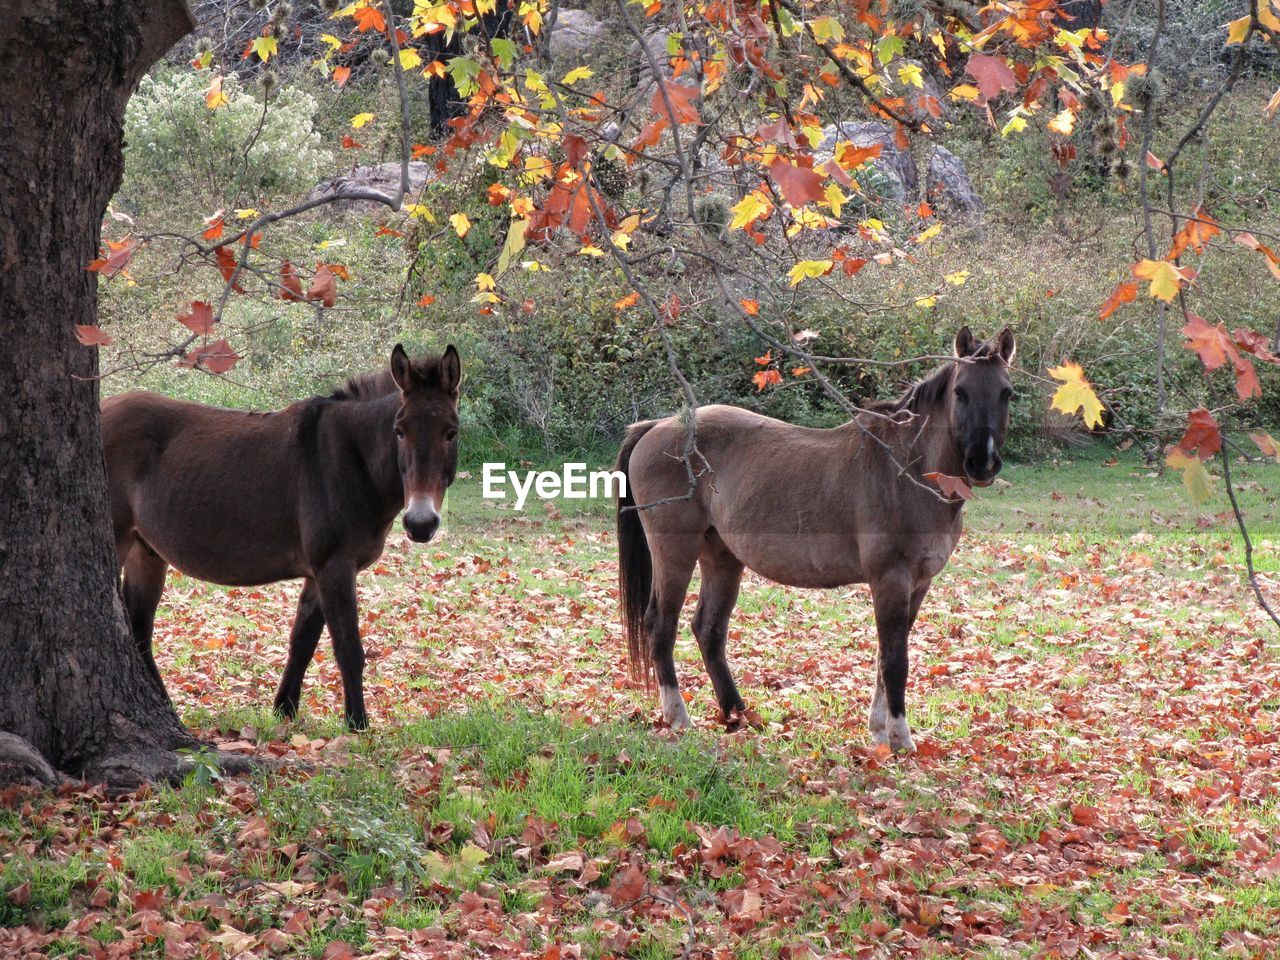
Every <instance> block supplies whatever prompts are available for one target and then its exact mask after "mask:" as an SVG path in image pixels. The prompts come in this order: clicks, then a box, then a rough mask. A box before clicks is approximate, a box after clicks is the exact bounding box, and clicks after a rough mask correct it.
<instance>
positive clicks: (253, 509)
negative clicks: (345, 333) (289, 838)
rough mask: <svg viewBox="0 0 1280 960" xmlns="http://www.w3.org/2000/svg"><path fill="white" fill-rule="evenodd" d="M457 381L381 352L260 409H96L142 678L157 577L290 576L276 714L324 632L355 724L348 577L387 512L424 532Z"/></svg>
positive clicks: (357, 655)
mask: <svg viewBox="0 0 1280 960" xmlns="http://www.w3.org/2000/svg"><path fill="white" fill-rule="evenodd" d="M461 379H462V367H461V362H460V360H459V358H458V351H457V350H455V349H454V348H453V346H452V345H450V346H449V348H448V349H447V350H445V352H444V355H443V356H441V357H438V358H437V357H430V358H420V359H417V360H410V359H409V357H408V356H407V355H406V354H405V352H404V348H403V347H401V346H400V345H399V344H397V345H396V348H395V350H393V351H392V352H391V365H390V368H389V369H387V370H383V371H381V372H378V373H374V374H369V375H367V376H364V377H358V378H355V379H352V380H350V381H348V382H347V385H346V386H345V387H343V388H342V389H340V390H338V391H337V392H336V393H334V394H333V395H332V396H330V397H314V398H312V399H310V400H303V401H301V402H299V403H295V404H293V405H292V406H289V407H286V408H285V409H283V410H279V411H275V412H271V413H245V412H241V411H237V410H223V409H219V408H216V407H206V406H202V405H200V404H196V403H188V402H185V401H182V400H171V399H168V398H166V397H161V396H157V395H155V394H150V393H127V394H123V395H122V396H118V397H112V398H111V399H109V400H107V401H106V402H104V403H103V405H102V431H103V448H104V450H105V452H106V460H107V476H108V482H109V487H110V491H111V517H112V523H113V524H114V526H115V538H116V550H117V552H118V554H119V558H120V566H121V567H122V569H123V570H124V601H125V606H126V607H127V609H128V612H129V620H130V622H131V624H132V626H133V635H134V639H135V640H136V641H137V644H138V648H139V650H141V652H142V655H143V658H144V659H145V660H146V661H147V663H148V665H149V666H150V668H151V671H152V673H154V674H155V676H156V678H157V680H158V679H159V678H160V673H159V671H158V670H157V669H156V664H155V660H154V658H153V657H152V655H151V633H152V627H153V625H154V622H155V612H156V605H157V604H158V603H159V602H160V594H161V593H162V592H163V590H164V578H165V571H166V570H167V569H168V568H169V567H170V566H173V567H175V568H176V569H178V570H181V571H182V572H183V573H185V574H187V575H188V576H191V577H195V578H197V579H199V580H208V581H211V582H213V583H221V584H227V585H230V586H251V585H256V584H262V583H271V582H274V581H276V580H288V579H292V578H294V577H301V578H303V586H302V596H301V598H300V599H299V600H298V614H297V618H296V619H295V620H294V622H293V630H292V632H291V633H290V636H289V660H288V664H287V665H286V667H285V671H284V677H283V678H282V679H281V681H280V689H279V691H278V692H277V694H276V700H275V707H276V710H277V711H278V712H279V713H281V714H283V715H284V716H286V717H293V716H294V715H295V714H296V713H297V710H298V700H299V698H300V696H301V694H302V677H303V674H305V673H306V669H307V665H308V664H309V663H310V662H311V658H312V656H313V655H314V654H315V649H316V643H317V642H318V641H319V639H320V631H321V630H322V629H323V628H324V627H325V626H326V625H328V627H329V636H330V639H331V640H332V641H333V655H334V660H335V661H336V662H337V664H338V669H339V670H341V672H342V693H343V697H344V700H345V702H346V719H347V724H348V725H349V726H350V727H351V728H352V729H357V730H361V729H364V728H365V727H367V726H368V719H367V717H366V714H365V709H364V686H363V673H364V647H363V646H362V645H361V642H360V631H359V618H358V616H357V611H356V574H357V573H358V572H359V571H360V570H363V569H364V568H365V567H367V566H369V564H371V563H373V562H374V561H375V560H377V559H378V557H379V556H381V554H382V550H383V547H384V546H385V544H386V539H387V534H388V532H389V531H390V530H391V524H392V523H393V522H394V521H395V518H396V515H397V514H398V513H400V511H401V510H403V511H404V529H405V532H406V533H407V534H408V535H409V537H410V538H411V539H413V540H416V541H418V542H419V543H425V542H427V541H428V540H430V539H431V538H432V536H433V535H434V534H435V532H436V528H437V527H438V526H439V524H440V506H441V503H442V502H443V500H444V492H445V489H446V488H447V487H448V486H449V484H451V483H452V482H453V477H454V473H455V471H456V469H457V459H458V386H459V383H460V382H461Z"/></svg>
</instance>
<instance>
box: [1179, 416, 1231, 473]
mask: <svg viewBox="0 0 1280 960" xmlns="http://www.w3.org/2000/svg"><path fill="white" fill-rule="evenodd" d="M1178 449H1179V450H1181V451H1183V452H1184V453H1186V454H1195V455H1196V456H1197V457H1199V458H1200V459H1201V460H1208V459H1209V458H1210V457H1212V456H1213V455H1214V454H1215V453H1217V452H1218V451H1219V450H1221V449H1222V430H1221V429H1219V427H1218V422H1217V421H1216V420H1214V419H1213V414H1211V413H1210V412H1209V411H1208V410H1206V409H1205V408H1204V407H1199V408H1197V409H1195V410H1192V411H1191V413H1190V414H1188V415H1187V432H1186V433H1184V434H1183V435H1182V439H1181V440H1179V441H1178Z"/></svg>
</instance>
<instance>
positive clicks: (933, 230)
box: [915, 223, 942, 243]
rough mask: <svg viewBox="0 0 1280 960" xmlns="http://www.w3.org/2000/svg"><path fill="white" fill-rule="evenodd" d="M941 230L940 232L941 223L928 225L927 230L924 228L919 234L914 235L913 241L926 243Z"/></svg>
mask: <svg viewBox="0 0 1280 960" xmlns="http://www.w3.org/2000/svg"><path fill="white" fill-rule="evenodd" d="M941 232H942V224H940V223H935V224H934V225H933V226H932V227H930V228H929V229H928V230H925V231H924V232H923V233H921V234H920V235H919V236H917V237H916V241H915V242H916V243H928V242H929V241H930V240H932V239H933V238H934V237H936V236H937V235H938V234H940V233H941Z"/></svg>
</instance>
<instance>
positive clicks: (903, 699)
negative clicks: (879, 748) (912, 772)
mask: <svg viewBox="0 0 1280 960" xmlns="http://www.w3.org/2000/svg"><path fill="white" fill-rule="evenodd" d="M931 582H932V581H931V580H925V581H923V582H921V583H918V584H915V583H913V582H912V579H911V577H909V576H907V575H905V574H902V573H892V574H889V575H885V576H881V577H878V578H877V579H876V580H875V582H874V583H872V585H871V599H872V605H873V607H874V610H875V617H876V633H877V634H878V636H879V641H880V650H879V655H878V657H877V658H876V689H875V694H874V696H873V697H872V700H871V717H870V722H869V727H870V730H871V741H872V743H875V744H877V745H878V744H881V743H887V744H888V745H889V747H890V748H891V749H892V750H894V751H903V752H908V753H909V752H911V751H912V750H914V749H915V744H914V743H912V741H911V727H910V725H909V724H908V723H907V671H908V655H907V638H908V637H909V636H910V634H911V627H912V625H913V624H914V623H915V620H916V615H917V614H918V613H919V612H920V604H921V603H923V602H924V597H925V594H926V593H928V592H929V584H930V583H931Z"/></svg>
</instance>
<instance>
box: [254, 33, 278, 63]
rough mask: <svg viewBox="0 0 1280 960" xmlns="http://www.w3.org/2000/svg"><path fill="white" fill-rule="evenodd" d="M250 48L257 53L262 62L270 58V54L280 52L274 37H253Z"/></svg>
mask: <svg viewBox="0 0 1280 960" xmlns="http://www.w3.org/2000/svg"><path fill="white" fill-rule="evenodd" d="M250 49H251V50H252V52H253V53H256V54H257V55H258V59H259V60H261V61H263V62H264V63H265V62H266V61H267V60H270V59H271V57H272V56H274V55H276V54H278V53H279V52H280V45H279V44H278V43H277V42H276V38H275V37H269V36H268V37H255V38H254V41H253V43H252V44H250Z"/></svg>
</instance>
